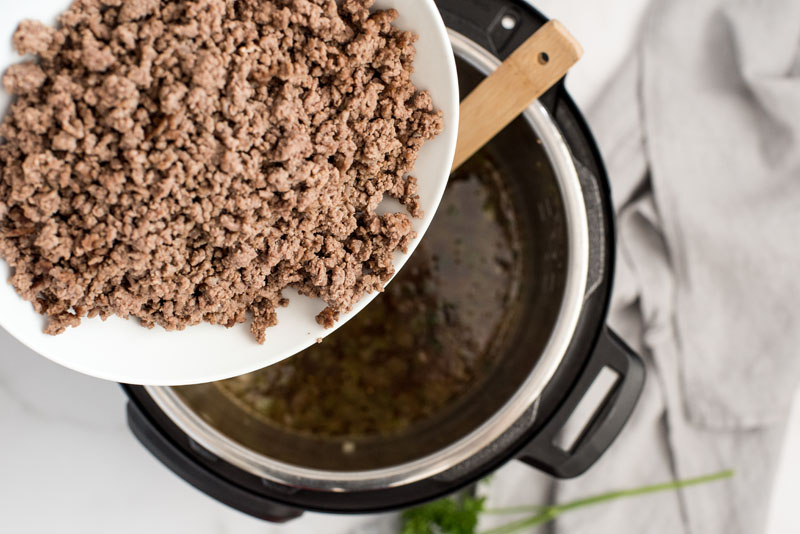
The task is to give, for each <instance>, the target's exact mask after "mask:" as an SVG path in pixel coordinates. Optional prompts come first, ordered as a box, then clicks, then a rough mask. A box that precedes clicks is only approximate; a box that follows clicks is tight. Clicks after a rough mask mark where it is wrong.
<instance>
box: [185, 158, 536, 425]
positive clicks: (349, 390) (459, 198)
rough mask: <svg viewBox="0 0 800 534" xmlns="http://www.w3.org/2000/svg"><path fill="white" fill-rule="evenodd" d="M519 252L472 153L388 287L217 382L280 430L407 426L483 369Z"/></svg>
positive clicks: (498, 193) (503, 204) (507, 208)
mask: <svg viewBox="0 0 800 534" xmlns="http://www.w3.org/2000/svg"><path fill="white" fill-rule="evenodd" d="M519 256H520V248H519V233H518V228H517V226H516V223H515V221H514V218H513V207H512V204H511V201H510V199H509V196H508V192H507V191H506V190H505V189H504V188H503V182H502V175H501V172H500V171H499V170H498V168H497V166H496V165H495V164H494V163H493V162H492V161H491V160H490V159H488V158H487V157H486V156H485V155H484V154H481V153H479V154H478V155H477V156H476V157H474V158H473V159H472V160H470V161H469V162H467V164H465V165H464V166H462V167H461V169H460V170H459V171H458V172H457V173H455V174H454V175H453V176H452V177H451V178H450V182H449V185H448V188H447V191H446V193H445V195H444V198H443V199H442V203H441V206H440V208H439V211H438V212H437V214H436V217H435V218H434V220H433V223H432V225H431V227H430V229H429V230H428V232H427V233H426V235H425V238H424V239H423V241H422V243H421V244H420V246H419V248H418V249H417V250H416V252H415V253H414V254H413V256H412V257H411V259H410V260H409V261H408V263H407V265H406V266H405V267H404V268H403V269H402V270H401V271H400V273H399V274H398V275H397V277H396V278H395V279H394V280H393V281H392V282H391V283H390V284H389V285H388V286H387V288H386V291H385V293H384V294H383V295H381V296H379V297H378V298H376V299H375V301H373V302H372V303H371V304H370V305H369V306H368V307H367V308H365V309H364V310H363V311H362V312H361V313H359V314H358V315H357V316H356V317H355V318H354V319H352V320H351V321H350V322H348V323H347V324H346V325H344V326H343V327H342V328H340V329H339V330H338V331H336V332H335V333H334V334H332V335H330V336H328V337H327V338H326V339H325V340H324V341H323V342H322V343H320V344H317V345H314V346H312V347H310V348H308V349H306V350H305V351H303V352H301V353H299V354H297V355H295V356H293V357H291V358H289V359H287V360H285V361H283V362H281V363H278V364H276V365H272V366H270V367H267V368H265V369H262V370H260V371H256V372H254V373H250V374H247V375H243V376H240V377H236V378H233V379H230V380H225V381H221V382H217V383H216V386H217V387H219V388H220V390H221V391H222V392H223V393H224V394H225V395H226V396H227V397H229V398H231V400H233V401H234V402H236V403H237V404H239V405H240V406H241V407H243V408H245V409H246V410H247V411H248V412H249V413H251V414H252V415H253V416H255V417H257V418H259V419H261V420H262V421H264V422H266V423H268V424H270V425H274V426H277V427H279V428H281V429H282V430H286V431H291V432H297V433H303V434H314V435H317V436H335V437H358V436H367V435H376V434H378V435H387V434H393V433H398V432H402V431H403V430H405V429H406V428H408V427H409V426H410V425H412V424H413V423H415V422H418V421H421V420H423V419H425V418H426V417H429V416H431V415H433V414H436V413H438V412H440V411H441V410H442V409H443V408H445V407H446V406H447V405H448V404H449V403H451V402H453V401H454V400H455V399H457V398H459V397H460V396H461V395H463V394H464V393H466V392H467V391H468V390H469V389H470V388H471V387H473V386H474V385H476V384H478V383H479V380H480V378H481V377H482V376H484V375H486V374H487V370H488V369H489V368H490V367H491V366H492V364H493V362H494V355H495V354H497V351H492V347H493V346H494V345H496V344H497V343H498V342H499V340H500V339H502V336H503V325H504V323H507V322H508V321H505V319H506V318H507V315H508V314H509V313H510V310H511V309H512V308H513V306H512V303H513V302H514V300H515V297H516V293H517V287H516V286H517V283H516V281H517V280H518V279H519V271H520V265H519V264H520V257H519ZM267 343H269V340H267ZM177 389H178V391H180V388H177Z"/></svg>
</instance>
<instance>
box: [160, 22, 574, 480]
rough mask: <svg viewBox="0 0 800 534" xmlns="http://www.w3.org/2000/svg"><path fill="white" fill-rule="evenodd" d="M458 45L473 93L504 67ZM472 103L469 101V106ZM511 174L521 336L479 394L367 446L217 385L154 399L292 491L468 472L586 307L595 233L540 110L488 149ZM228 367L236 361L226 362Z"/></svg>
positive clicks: (534, 390) (522, 404)
mask: <svg viewBox="0 0 800 534" xmlns="http://www.w3.org/2000/svg"><path fill="white" fill-rule="evenodd" d="M450 38H451V41H452V44H453V49H454V51H455V53H456V56H457V57H458V58H459V61H460V64H459V67H460V68H459V77H460V82H461V86H462V93H464V92H467V91H469V90H470V89H471V88H472V87H474V86H475V85H476V84H477V83H478V82H479V80H480V79H481V77H482V76H485V75H486V74H488V73H489V72H491V71H492V70H494V69H495V68H496V67H497V65H498V64H499V62H498V60H497V58H495V57H494V56H492V55H491V54H490V53H488V52H487V51H486V50H485V49H483V48H481V47H480V46H478V45H476V44H475V43H474V42H472V41H470V40H469V39H467V38H465V37H463V36H462V35H460V34H458V33H456V32H453V31H451V32H450ZM462 96H463V95H462ZM488 149H489V150H491V151H492V152H493V154H494V155H495V157H496V159H498V161H500V162H501V163H502V164H503V166H504V172H505V173H507V174H508V175H510V176H512V177H513V179H511V180H509V182H510V184H509V185H510V188H511V193H512V197H513V200H514V202H515V204H516V205H515V208H516V211H517V212H518V214H519V217H520V221H519V223H520V229H521V232H522V237H523V240H524V250H523V252H522V254H523V273H524V276H523V280H522V284H521V286H522V287H521V290H520V303H519V307H518V310H517V311H516V312H515V314H514V322H515V324H514V327H513V328H512V329H511V331H512V332H513V334H511V335H510V336H509V338H508V340H507V341H505V342H504V343H503V345H502V346H501V347H499V348H498V349H497V350H502V351H503V353H502V357H501V358H499V359H498V364H497V365H496V366H495V369H494V370H493V371H491V373H490V374H489V376H486V377H485V378H484V379H483V380H482V381H480V383H479V384H476V386H475V387H474V388H473V389H472V390H471V392H470V393H468V394H467V395H465V396H463V397H462V398H460V399H459V400H458V401H456V402H454V403H453V404H452V405H451V406H449V407H448V408H446V409H445V410H443V411H442V412H441V413H440V414H438V415H436V416H434V417H432V418H430V419H428V420H425V421H423V422H421V423H419V424H417V425H414V426H412V427H411V428H410V429H409V430H408V431H407V432H404V433H403V434H401V435H393V436H384V437H377V436H376V437H368V438H363V439H361V438H360V439H358V440H353V439H346V438H342V439H336V438H319V437H314V436H303V435H299V434H294V433H289V432H286V431H282V430H281V429H279V428H277V427H274V426H270V425H269V424H266V423H265V422H264V421H262V420H259V419H256V418H254V417H252V416H251V415H250V414H249V413H248V412H247V411H245V410H244V409H243V408H242V407H241V406H239V405H237V404H235V403H234V402H232V401H231V400H230V398H228V397H227V396H224V395H223V394H222V393H221V392H220V390H219V389H218V388H217V387H215V386H214V385H213V384H204V385H197V386H189V387H185V388H181V389H180V395H179V394H178V392H177V390H176V389H173V388H169V387H147V388H146V390H147V392H148V394H149V395H150V396H151V397H152V399H153V400H154V401H155V402H156V403H157V405H158V406H159V408H160V409H161V410H162V411H163V412H164V413H165V414H166V415H167V416H168V417H169V418H170V419H171V420H172V421H173V422H174V423H175V424H176V425H177V426H178V427H179V428H180V429H181V430H182V431H183V432H185V433H186V434H187V435H188V436H189V437H190V438H192V440H194V441H195V442H196V443H197V444H199V445H200V446H201V447H203V448H205V449H207V450H208V451H209V452H211V453H213V454H214V455H215V456H217V457H220V458H222V459H224V460H225V461H227V462H228V463H230V464H233V465H234V466H236V467H239V468H241V469H243V470H245V471H247V472H249V473H252V474H253V475H256V476H258V477H260V478H263V479H266V480H269V481H274V482H277V483H280V484H282V485H287V486H293V487H302V488H309V489H316V490H322V491H333V492H350V491H363V490H371V489H379V488H391V487H398V486H402V485H406V484H410V483H412V482H416V481H419V480H422V479H425V478H429V477H433V476H435V475H438V474H440V473H443V472H445V471H447V470H449V469H452V468H453V467H454V466H457V465H459V464H461V463H462V462H465V461H467V460H468V459H469V458H470V457H472V456H473V455H474V454H475V453H476V452H478V451H480V450H482V449H484V448H485V447H487V446H488V445H489V444H491V443H492V442H493V441H495V440H496V439H497V438H498V437H499V436H501V435H502V434H504V432H506V431H507V430H508V429H509V428H511V427H512V425H514V423H515V422H516V421H518V420H519V419H520V417H522V416H523V414H525V412H526V411H529V408H530V407H531V406H532V405H533V404H534V403H535V402H536V400H537V399H538V398H539V396H540V395H541V393H542V391H543V389H544V388H545V386H546V385H547V384H548V382H549V381H550V379H551V377H552V376H553V373H554V372H555V370H556V368H557V367H558V365H559V363H560V362H561V361H562V358H563V356H564V354H565V352H566V349H567V347H568V345H569V343H570V341H571V340H572V337H573V334H574V331H575V327H576V324H577V322H578V319H579V316H580V313H581V308H582V303H583V299H584V294H585V289H586V280H587V271H588V257H589V237H588V235H589V232H588V225H587V214H586V207H585V204H584V200H583V194H582V191H581V185H580V182H579V180H578V173H577V171H576V168H575V164H574V162H573V158H572V155H571V153H570V150H569V147H568V145H567V143H566V142H565V140H564V138H563V137H562V135H561V133H560V132H559V130H558V128H557V127H556V125H555V124H554V122H553V120H552V118H551V116H550V114H549V113H548V111H547V110H546V109H545V107H544V106H542V105H541V104H540V103H538V102H536V103H534V104H533V105H531V106H530V107H529V108H528V110H527V111H526V112H525V114H524V117H521V118H520V119H518V120H517V121H516V122H515V123H514V124H513V125H511V126H510V127H509V128H507V129H506V130H505V131H504V132H502V133H501V134H500V135H499V136H498V137H497V138H495V140H493V142H492V143H491V145H490V146H489V148H488ZM220 357H221V358H224V357H225V355H224V354H220Z"/></svg>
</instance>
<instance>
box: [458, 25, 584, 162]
mask: <svg viewBox="0 0 800 534" xmlns="http://www.w3.org/2000/svg"><path fill="white" fill-rule="evenodd" d="M582 54H583V48H581V45H580V44H579V43H578V41H576V40H575V38H574V37H572V35H570V33H569V32H568V31H567V29H566V28H565V27H564V26H563V25H562V24H561V23H560V22H558V21H557V20H551V21H549V22H548V23H546V24H545V25H544V26H542V27H541V28H539V30H538V31H537V32H536V33H534V34H533V35H531V36H530V37H529V38H528V40H527V41H525V42H524V43H522V44H521V45H520V46H519V48H517V49H516V50H515V51H514V53H512V54H511V55H510V56H508V58H507V59H506V60H505V61H503V63H502V64H501V65H500V66H499V67H498V68H497V70H495V71H494V72H493V73H492V74H490V75H489V76H488V77H487V78H486V79H485V80H483V81H482V82H481V84H480V85H478V87H476V88H475V90H474V91H472V92H471V93H470V94H469V95H467V97H466V98H465V99H464V100H463V101H462V102H461V111H460V118H459V125H458V141H457V144H456V155H455V158H454V159H453V167H452V170H456V169H457V168H458V167H460V166H461V164H462V163H464V162H465V161H467V160H468V159H469V158H470V156H472V155H473V154H475V152H477V151H478V150H480V149H481V148H482V147H483V145H485V144H486V143H488V142H489V141H490V140H491V139H492V138H493V137H494V136H495V135H497V134H498V133H499V132H500V130H502V129H503V128H505V127H506V126H508V125H509V124H510V123H511V121H513V120H514V119H515V118H517V117H518V116H519V115H520V114H521V113H522V112H523V111H525V109H526V108H527V107H528V106H530V105H531V102H533V101H534V100H536V99H537V98H539V97H540V96H542V95H543V94H544V93H545V92H546V91H547V90H548V89H550V88H551V87H552V86H553V85H555V83H556V82H558V80H560V79H561V78H563V77H564V75H565V74H566V73H567V71H568V70H569V69H570V68H571V67H572V66H573V65H574V64H575V63H577V61H578V59H580V57H581V55H582Z"/></svg>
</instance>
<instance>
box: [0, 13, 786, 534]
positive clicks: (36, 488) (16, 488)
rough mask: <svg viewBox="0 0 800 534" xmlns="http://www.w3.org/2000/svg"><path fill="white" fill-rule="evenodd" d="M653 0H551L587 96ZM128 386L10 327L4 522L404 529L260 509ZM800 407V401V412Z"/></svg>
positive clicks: (781, 525) (0, 418)
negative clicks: (251, 507) (197, 458)
mask: <svg viewBox="0 0 800 534" xmlns="http://www.w3.org/2000/svg"><path fill="white" fill-rule="evenodd" d="M646 3H647V0H606V1H605V2H591V1H590V0H541V1H539V2H537V5H538V7H539V9H541V10H542V11H543V12H544V13H545V14H547V15H549V16H552V17H556V18H559V19H560V20H561V21H562V22H564V23H565V24H566V25H567V27H569V28H570V29H571V31H573V32H574V34H575V35H576V36H577V38H578V39H579V40H580V41H581V42H582V44H583V46H584V49H585V50H586V52H585V56H584V58H583V59H582V61H581V62H580V63H579V65H578V66H577V67H576V68H575V69H574V71H573V72H572V73H571V75H570V77H569V79H568V86H569V87H570V90H571V92H572V94H573V96H574V97H575V99H576V100H577V102H578V104H579V105H580V106H586V105H588V104H589V103H590V102H591V101H592V99H593V98H594V97H595V95H597V93H598V92H599V91H600V90H602V89H603V87H604V86H605V84H606V82H607V81H608V79H609V78H610V77H611V76H612V75H613V73H614V72H615V70H616V68H617V66H618V65H619V64H620V62H621V61H623V60H624V58H625V56H626V53H627V52H626V51H627V50H628V47H629V46H630V42H631V41H632V40H633V38H634V35H635V31H636V26H637V21H638V20H639V18H640V16H641V14H642V12H643V8H644V6H645V5H646ZM124 406H125V397H124V395H123V393H122V391H121V390H120V388H119V386H118V385H117V384H114V383H108V382H104V381H101V380H96V379H93V378H88V377H85V376H82V375H79V374H77V373H74V372H72V371H69V370H67V369H64V368H61V367H59V366H57V365H55V364H53V363H50V362H49V361H47V360H45V359H43V358H41V357H40V356H37V355H35V354H33V353H32V352H31V351H29V350H28V349H26V348H25V347H23V346H21V345H20V344H19V343H17V342H16V341H15V340H14V339H12V338H11V337H10V336H9V335H8V334H7V333H5V332H4V331H2V330H0V425H1V426H0V428H2V439H0V450H1V451H2V455H0V532H8V533H15V534H16V533H20V534H22V533H24V534H28V533H31V534H39V533H42V534H44V533H48V534H49V533H51V532H57V533H59V534H72V533H75V534H94V533H106V532H113V533H114V534H127V533H131V534H134V533H136V534H139V533H142V532H146V533H148V534H160V533H178V532H191V533H192V534H224V533H235V534H248V533H260V534H264V533H270V532H276V533H278V532H279V533H281V534H291V533H295V532H296V533H298V534H299V533H309V532H325V533H326V534H337V533H342V534H344V533H357V532H363V533H380V532H396V527H395V524H396V523H395V521H396V516H394V515H378V516H375V515H373V516H349V517H342V516H330V515H322V514H306V515H305V516H303V518H301V519H300V520H297V521H293V522H291V523H289V524H287V525H283V526H278V525H271V524H268V523H264V522H261V521H258V520H256V519H252V518H250V517H248V516H245V515H244V514H241V513H239V512H236V511H234V510H231V509H229V508H227V507H226V506H224V505H222V504H219V503H217V502H216V501H214V500H212V499H211V498H209V497H207V496H205V495H204V494H202V493H200V492H199V491H197V490H195V489H194V488H192V487H190V486H189V485H188V484H186V483H185V482H184V481H182V480H181V479H179V478H178V477H176V476H175V475H173V474H172V473H171V472H170V471H169V470H168V469H167V468H166V467H164V466H163V465H161V464H160V463H159V462H158V461H157V460H155V459H154V458H153V457H151V456H150V454H149V453H148V452H147V451H146V450H145V449H144V448H143V447H142V446H140V445H139V443H138V442H137V441H136V440H135V439H134V437H133V436H132V435H131V434H130V432H129V431H128V428H127V425H126V421H125V412H124ZM796 412H798V410H796ZM793 424H794V426H793V430H792V431H791V432H790V440H791V442H790V443H789V444H788V446H787V448H786V452H785V455H784V456H785V457H784V460H783V466H784V468H783V469H782V470H781V471H782V476H781V477H780V478H779V480H778V484H777V486H776V487H777V489H778V491H777V494H776V498H775V501H774V506H773V512H772V515H771V520H770V525H771V526H770V530H769V534H788V533H790V532H800V520H798V519H797V515H796V514H794V513H793V500H794V496H795V495H797V490H798V489H800V488H798V487H797V486H798V480H800V455H798V453H797V452H796V451H798V450H800V446H798V445H800V416H798V417H796V421H795V422H794V423H793Z"/></svg>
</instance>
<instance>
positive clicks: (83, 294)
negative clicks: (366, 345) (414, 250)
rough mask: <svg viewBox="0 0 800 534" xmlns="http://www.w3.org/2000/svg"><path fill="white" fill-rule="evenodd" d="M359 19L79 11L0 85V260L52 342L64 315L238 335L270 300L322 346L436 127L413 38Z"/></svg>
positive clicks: (21, 33)
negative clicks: (314, 305) (2, 102)
mask: <svg viewBox="0 0 800 534" xmlns="http://www.w3.org/2000/svg"><path fill="white" fill-rule="evenodd" d="M371 4H372V0H344V1H340V2H336V1H335V0H193V1H189V0H173V1H161V0H137V1H133V0H130V1H125V0H78V1H76V2H75V3H74V4H73V5H72V6H71V7H70V8H69V10H68V11H66V12H65V13H64V14H63V15H61V17H60V18H59V26H58V28H57V29H54V28H50V27H47V26H44V25H42V24H40V23H38V22H33V21H25V22H23V23H21V24H20V26H19V28H18V30H17V32H16V33H15V35H14V37H13V44H14V46H15V48H16V50H17V51H18V52H19V53H20V54H34V55H35V56H36V57H37V59H36V61H35V62H32V61H27V62H24V63H20V64H17V65H14V66H12V67H10V68H9V69H8V70H7V71H6V72H5V75H4V76H3V85H4V86H5V88H6V90H7V91H9V92H10V93H12V94H13V95H15V100H14V102H13V104H12V106H11V108H10V109H9V111H8V113H7V114H6V116H5V119H4V120H3V122H2V125H0V139H1V140H0V257H2V258H4V259H5V260H6V261H7V262H8V263H9V264H10V265H11V267H12V268H13V272H14V274H13V275H12V277H11V280H10V281H11V283H12V284H13V286H14V287H15V289H16V290H17V292H18V293H19V294H20V295H22V296H23V297H24V298H25V299H27V300H29V301H31V302H32V303H33V306H34V308H35V309H36V311H37V312H39V313H41V314H44V315H46V316H47V317H48V319H49V323H48V325H47V327H46V330H45V331H46V332H47V333H49V334H58V333H61V332H63V331H64V330H65V329H66V327H68V326H77V325H78V324H80V321H81V317H84V316H89V317H93V316H96V315H99V316H101V317H102V318H106V317H108V316H110V315H119V316H121V317H125V318H128V317H135V318H138V319H139V320H140V322H141V324H143V325H144V326H147V327H153V326H154V325H160V326H162V327H164V328H166V329H168V330H174V329H178V330H179V329H183V328H185V327H186V326H187V325H193V324H197V323H200V322H203V321H206V322H210V323H213V324H221V325H225V326H228V327H230V326H233V325H234V324H237V323H242V322H245V321H246V320H247V318H248V314H252V323H251V327H250V328H251V331H252V332H253V334H254V335H255V336H256V338H257V339H258V341H259V342H261V343H263V342H264V340H265V329H266V328H267V327H269V326H271V325H274V324H276V322H277V321H276V315H275V309H276V307H278V306H285V305H286V304H287V301H286V299H285V298H283V296H282V293H281V292H282V290H284V289H285V288H287V287H294V288H297V289H298V290H299V291H300V293H302V294H304V295H311V296H315V297H319V298H321V299H322V300H323V301H324V302H325V303H326V304H327V307H326V308H325V310H324V311H323V312H322V313H320V314H319V316H318V317H317V321H318V322H319V323H320V324H323V325H325V326H331V325H332V324H333V322H334V321H335V320H336V319H337V318H338V315H339V313H340V312H343V311H346V310H348V309H350V308H351V306H352V305H353V304H354V303H355V302H356V301H358V300H359V299H360V298H361V297H362V296H363V295H364V294H365V293H366V292H370V291H380V290H381V289H382V287H383V285H384V283H385V282H386V281H387V280H388V279H389V278H390V277H391V275H392V274H393V267H392V254H393V252H395V251H396V250H398V249H404V248H405V247H406V246H407V244H408V243H409V241H410V240H411V239H412V238H413V236H414V232H413V230H412V228H411V222H410V219H409V216H408V214H406V213H389V214H386V215H377V214H376V213H375V208H376V207H377V205H378V204H379V203H380V202H381V200H382V199H383V197H384V195H389V196H391V197H394V198H397V199H399V200H400V202H401V203H402V204H404V206H405V207H406V208H407V210H408V211H409V213H410V214H411V215H412V216H420V210H419V203H418V196H417V185H416V181H415V179H414V178H413V177H409V176H407V174H408V172H409V171H410V170H411V168H412V167H413V164H414V162H415V160H416V157H417V153H418V151H419V149H420V147H421V146H422V144H423V143H424V142H425V141H426V140H428V139H430V138H432V137H434V136H435V135H437V134H438V133H439V132H440V131H441V128H442V118H441V113H440V112H438V111H436V110H434V108H433V106H432V103H431V99H430V96H429V95H428V93H426V92H424V91H418V90H416V88H415V87H414V86H413V84H412V83H411V80H410V73H411V71H412V67H411V64H412V60H413V58H414V53H415V49H414V44H413V43H414V41H415V36H414V35H413V34H412V33H410V32H407V31H402V30H400V29H397V28H395V27H393V26H392V25H391V23H392V21H393V20H394V18H395V17H396V15H397V13H396V12H394V11H393V10H388V11H376V12H373V13H370V12H369V8H370V6H371Z"/></svg>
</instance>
